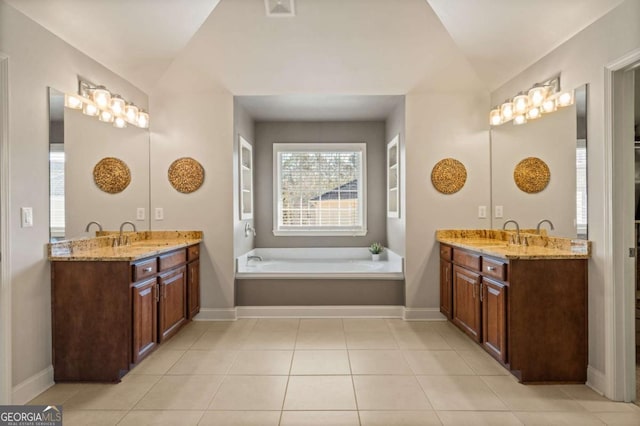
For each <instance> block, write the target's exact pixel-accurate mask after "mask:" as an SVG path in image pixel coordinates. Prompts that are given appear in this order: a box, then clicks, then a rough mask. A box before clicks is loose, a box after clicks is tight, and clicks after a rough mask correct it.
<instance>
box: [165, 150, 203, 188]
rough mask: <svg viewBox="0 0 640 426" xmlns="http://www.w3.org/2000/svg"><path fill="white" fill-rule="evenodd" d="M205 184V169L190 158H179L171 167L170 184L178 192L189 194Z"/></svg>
mask: <svg viewBox="0 0 640 426" xmlns="http://www.w3.org/2000/svg"><path fill="white" fill-rule="evenodd" d="M203 182H204V168H202V165H201V164H200V163H198V162H197V161H196V160H194V159H193V158H190V157H183V158H178V159H177V160H176V161H174V162H173V163H171V166H169V183H171V186H173V187H174V188H175V190H176V191H178V192H182V193H184V194H189V193H191V192H193V191H196V190H197V189H198V188H200V187H201V186H202V183H203Z"/></svg>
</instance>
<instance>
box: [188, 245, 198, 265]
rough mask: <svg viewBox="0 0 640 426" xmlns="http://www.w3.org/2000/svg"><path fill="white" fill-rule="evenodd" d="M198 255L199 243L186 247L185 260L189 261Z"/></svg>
mask: <svg viewBox="0 0 640 426" xmlns="http://www.w3.org/2000/svg"><path fill="white" fill-rule="evenodd" d="M199 257H200V244H196V245H195V246H191V247H187V260H188V261H189V262H191V261H192V260H194V259H197V258H199Z"/></svg>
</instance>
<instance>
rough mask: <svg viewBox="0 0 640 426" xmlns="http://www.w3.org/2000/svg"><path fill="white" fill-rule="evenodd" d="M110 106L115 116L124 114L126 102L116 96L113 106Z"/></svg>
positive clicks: (113, 98) (113, 99) (112, 99)
mask: <svg viewBox="0 0 640 426" xmlns="http://www.w3.org/2000/svg"><path fill="white" fill-rule="evenodd" d="M110 106H111V111H113V113H114V114H115V115H122V114H124V107H125V102H124V99H122V98H121V97H120V96H118V95H114V96H113V97H112V98H111V105H110Z"/></svg>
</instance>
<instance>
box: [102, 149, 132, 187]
mask: <svg viewBox="0 0 640 426" xmlns="http://www.w3.org/2000/svg"><path fill="white" fill-rule="evenodd" d="M93 181H94V182H95V183H96V186H97V187H98V188H100V190H102V191H104V192H108V193H109V194H117V193H119V192H122V191H124V190H125V188H126V187H127V186H129V184H130V183H131V172H130V171H129V167H128V166H127V164H126V163H125V162H124V161H122V160H120V159H118V158H114V157H105V158H103V159H102V160H100V161H98V163H97V164H96V165H95V167H94V168H93Z"/></svg>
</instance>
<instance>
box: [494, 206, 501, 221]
mask: <svg viewBox="0 0 640 426" xmlns="http://www.w3.org/2000/svg"><path fill="white" fill-rule="evenodd" d="M495 213H496V214H495V216H496V218H501V217H502V206H496V212H495Z"/></svg>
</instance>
